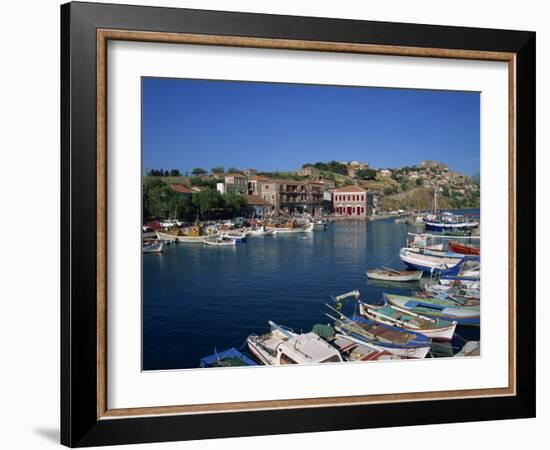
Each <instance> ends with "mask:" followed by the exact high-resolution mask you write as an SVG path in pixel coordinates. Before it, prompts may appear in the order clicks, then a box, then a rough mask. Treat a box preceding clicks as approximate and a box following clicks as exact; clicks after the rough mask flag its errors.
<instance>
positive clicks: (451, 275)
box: [439, 255, 481, 289]
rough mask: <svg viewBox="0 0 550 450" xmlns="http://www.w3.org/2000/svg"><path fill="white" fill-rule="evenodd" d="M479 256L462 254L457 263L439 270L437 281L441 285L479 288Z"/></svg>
mask: <svg viewBox="0 0 550 450" xmlns="http://www.w3.org/2000/svg"><path fill="white" fill-rule="evenodd" d="M480 277H481V262H480V259H479V256H469V255H468V256H464V258H462V260H461V261H460V263H459V264H457V265H456V266H454V267H450V268H448V269H447V270H444V271H442V272H441V276H440V278H439V282H440V283H441V284H443V285H447V286H448V285H451V286H455V285H456V286H463V287H467V288H473V289H479V287H480V283H481V278H480Z"/></svg>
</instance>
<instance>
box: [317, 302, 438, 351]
mask: <svg viewBox="0 0 550 450" xmlns="http://www.w3.org/2000/svg"><path fill="white" fill-rule="evenodd" d="M340 297H341V296H340ZM326 306H327V307H328V308H330V309H331V310H332V311H334V312H335V313H337V315H338V316H339V317H333V316H331V315H330V314H327V316H328V317H329V318H331V319H332V320H334V328H335V329H336V331H338V332H339V333H341V334H343V335H345V336H347V337H348V339H350V340H351V341H353V342H357V343H359V344H368V345H370V346H374V347H375V348H377V349H379V350H386V351H388V352H390V353H391V354H393V355H396V356H401V357H404V358H425V357H426V355H427V354H428V351H429V350H430V345H431V340H430V338H429V337H427V336H425V335H423V334H421V333H419V332H416V331H411V330H403V329H400V328H397V327H394V326H391V325H385V324H382V323H377V322H373V321H371V320H369V319H366V318H364V317H361V316H356V315H354V316H352V317H351V318H348V317H346V316H345V315H344V314H342V313H341V312H340V311H339V310H337V309H336V308H333V307H332V306H330V305H328V304H327V305H326Z"/></svg>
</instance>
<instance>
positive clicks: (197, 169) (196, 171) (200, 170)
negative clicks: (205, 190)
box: [191, 167, 206, 176]
mask: <svg viewBox="0 0 550 450" xmlns="http://www.w3.org/2000/svg"><path fill="white" fill-rule="evenodd" d="M191 173H192V174H193V175H196V176H198V175H205V174H206V170H204V169H203V168H202V167H195V168H194V169H193V170H192V171H191Z"/></svg>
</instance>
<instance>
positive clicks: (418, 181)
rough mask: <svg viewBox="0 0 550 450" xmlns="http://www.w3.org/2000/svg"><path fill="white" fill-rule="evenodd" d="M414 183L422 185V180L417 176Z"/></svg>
mask: <svg viewBox="0 0 550 450" xmlns="http://www.w3.org/2000/svg"><path fill="white" fill-rule="evenodd" d="M415 183H416V185H417V186H422V180H421V179H420V178H417V179H416V182H415Z"/></svg>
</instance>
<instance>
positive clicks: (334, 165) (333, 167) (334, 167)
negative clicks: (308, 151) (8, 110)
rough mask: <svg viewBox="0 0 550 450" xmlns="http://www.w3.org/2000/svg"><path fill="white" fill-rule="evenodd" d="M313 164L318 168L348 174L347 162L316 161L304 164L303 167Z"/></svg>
mask: <svg viewBox="0 0 550 450" xmlns="http://www.w3.org/2000/svg"><path fill="white" fill-rule="evenodd" d="M307 166H312V167H315V168H316V169H319V170H322V171H323V172H324V171H327V172H332V173H338V174H340V175H347V174H348V166H346V165H345V164H341V163H339V162H338V161H329V162H327V163H324V162H316V163H313V164H310V163H307V164H303V165H302V167H307Z"/></svg>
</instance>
